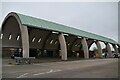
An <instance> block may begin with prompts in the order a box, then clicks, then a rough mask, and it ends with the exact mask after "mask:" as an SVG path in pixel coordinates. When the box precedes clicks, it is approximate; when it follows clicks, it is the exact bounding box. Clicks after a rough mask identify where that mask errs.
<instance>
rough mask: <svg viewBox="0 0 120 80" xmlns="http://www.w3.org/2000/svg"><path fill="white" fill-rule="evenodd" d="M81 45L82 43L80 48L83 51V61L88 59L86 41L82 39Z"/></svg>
mask: <svg viewBox="0 0 120 80" xmlns="http://www.w3.org/2000/svg"><path fill="white" fill-rule="evenodd" d="M81 43H82V48H83V51H84V57H85V59H88V58H89V50H88V45H87V41H86V39H85V38H83V39H82V40H81Z"/></svg>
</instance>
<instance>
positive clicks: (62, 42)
mask: <svg viewBox="0 0 120 80" xmlns="http://www.w3.org/2000/svg"><path fill="white" fill-rule="evenodd" d="M59 42H60V49H61V50H60V51H61V59H62V60H67V46H66V41H65V37H64V35H63V33H61V34H60V35H59Z"/></svg>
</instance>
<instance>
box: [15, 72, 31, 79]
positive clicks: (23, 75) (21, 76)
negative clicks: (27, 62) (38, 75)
mask: <svg viewBox="0 0 120 80" xmlns="http://www.w3.org/2000/svg"><path fill="white" fill-rule="evenodd" d="M27 74H29V73H25V74H22V75H20V76H19V77H16V78H23V77H25V75H27Z"/></svg>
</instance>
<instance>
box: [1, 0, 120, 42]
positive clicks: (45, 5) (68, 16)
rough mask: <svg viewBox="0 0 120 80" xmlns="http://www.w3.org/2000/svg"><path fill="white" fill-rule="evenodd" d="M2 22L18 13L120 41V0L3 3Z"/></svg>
mask: <svg viewBox="0 0 120 80" xmlns="http://www.w3.org/2000/svg"><path fill="white" fill-rule="evenodd" d="M0 5H2V6H1V7H2V17H1V18H0V21H1V22H2V21H3V19H4V18H5V16H6V15H7V14H8V13H9V12H18V13H22V14H26V15H29V16H33V17H37V18H40V19H45V20H49V21H52V22H57V23H60V24H64V25H67V26H70V27H74V28H77V29H80V30H84V31H87V32H91V33H95V34H98V35H101V36H105V37H108V38H111V39H113V40H115V41H118V3H117V2H2V3H0Z"/></svg>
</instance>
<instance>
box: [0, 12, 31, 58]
mask: <svg viewBox="0 0 120 80" xmlns="http://www.w3.org/2000/svg"><path fill="white" fill-rule="evenodd" d="M10 17H14V18H15V19H16V20H17V22H18V24H19V28H20V33H21V40H22V48H23V50H22V52H23V58H29V35H28V29H27V26H24V25H22V24H21V21H20V18H19V16H18V15H17V14H16V13H14V12H12V13H10V14H8V15H7V16H6V17H5V19H4V21H3V23H2V28H1V30H2V31H3V30H4V24H5V23H6V21H7V20H8V19H9V18H10ZM2 31H1V33H2Z"/></svg>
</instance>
